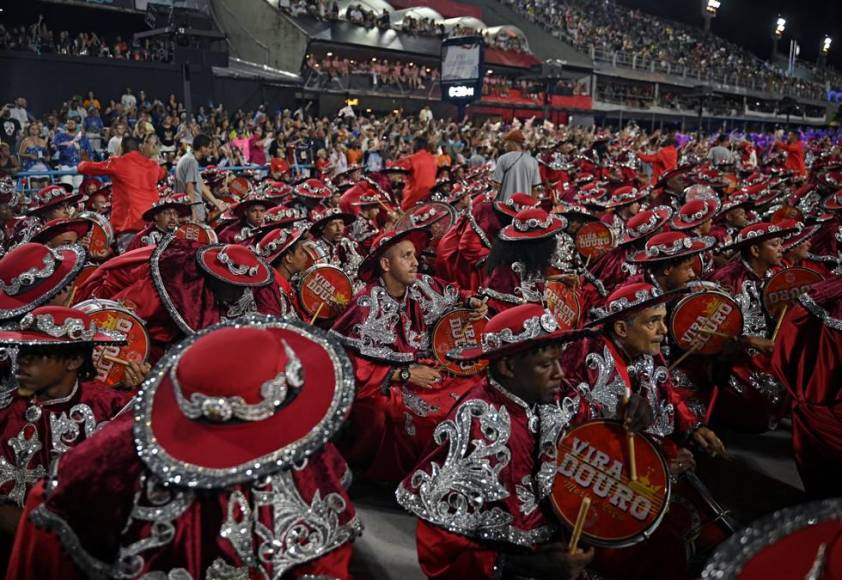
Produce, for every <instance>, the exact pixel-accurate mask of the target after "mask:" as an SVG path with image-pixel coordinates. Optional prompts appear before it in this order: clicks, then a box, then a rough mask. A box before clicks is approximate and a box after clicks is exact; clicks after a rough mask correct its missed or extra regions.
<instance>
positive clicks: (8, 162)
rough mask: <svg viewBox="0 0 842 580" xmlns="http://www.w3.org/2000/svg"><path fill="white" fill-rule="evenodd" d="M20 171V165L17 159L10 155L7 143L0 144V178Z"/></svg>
mask: <svg viewBox="0 0 842 580" xmlns="http://www.w3.org/2000/svg"><path fill="white" fill-rule="evenodd" d="M18 171H20V163H18V160H17V158H16V157H15V156H14V155H12V150H11V149H10V148H9V144H8V143H0V176H4V175H14V174H15V173H17V172H18Z"/></svg>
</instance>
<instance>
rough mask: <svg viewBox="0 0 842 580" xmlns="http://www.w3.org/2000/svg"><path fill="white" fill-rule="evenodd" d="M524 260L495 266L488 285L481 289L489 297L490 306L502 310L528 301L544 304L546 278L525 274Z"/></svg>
mask: <svg viewBox="0 0 842 580" xmlns="http://www.w3.org/2000/svg"><path fill="white" fill-rule="evenodd" d="M524 269H525V267H524V265H523V263H522V262H515V263H514V264H512V265H511V266H506V265H500V266H497V267H496V268H494V271H493V272H491V275H490V276H489V277H488V279H487V280H486V284H487V286H484V287H481V288H480V289H479V294H480V295H482V296H487V297H488V299H489V300H488V307H489V308H490V309H491V310H493V311H494V312H500V311H502V310H505V309H506V308H509V307H511V306H515V305H517V304H524V303H526V302H534V303H536V304H543V302H544V278H543V277H540V276H539V277H535V276H530V275H524V273H523V270H524Z"/></svg>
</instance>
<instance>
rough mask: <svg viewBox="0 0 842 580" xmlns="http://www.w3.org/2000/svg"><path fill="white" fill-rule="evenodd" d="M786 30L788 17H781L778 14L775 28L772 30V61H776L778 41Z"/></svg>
mask: <svg viewBox="0 0 842 580" xmlns="http://www.w3.org/2000/svg"><path fill="white" fill-rule="evenodd" d="M784 30H786V18H781V17H780V16H778V19H777V20H776V21H775V29H774V31H773V32H772V62H773V63H774V62H775V57H776V56H777V55H778V41H779V40H780V39H781V37H782V36H783V35H784Z"/></svg>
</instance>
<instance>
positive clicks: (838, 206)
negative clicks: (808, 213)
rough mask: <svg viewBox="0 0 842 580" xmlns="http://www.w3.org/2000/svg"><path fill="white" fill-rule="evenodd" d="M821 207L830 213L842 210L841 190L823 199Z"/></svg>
mask: <svg viewBox="0 0 842 580" xmlns="http://www.w3.org/2000/svg"><path fill="white" fill-rule="evenodd" d="M822 207H823V208H824V209H826V210H830V211H839V210H842V189H840V190H839V191H837V192H836V193H834V194H833V195H831V196H829V197H828V198H827V199H825V200H824V201H823V202H822Z"/></svg>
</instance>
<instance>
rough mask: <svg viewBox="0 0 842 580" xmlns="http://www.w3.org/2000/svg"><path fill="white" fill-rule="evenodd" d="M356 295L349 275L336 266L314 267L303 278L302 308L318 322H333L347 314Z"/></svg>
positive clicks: (299, 293)
mask: <svg viewBox="0 0 842 580" xmlns="http://www.w3.org/2000/svg"><path fill="white" fill-rule="evenodd" d="M353 295H354V289H353V284H352V283H351V279H350V278H349V277H348V275H347V274H346V273H345V272H343V271H342V270H340V269H339V268H337V267H336V266H327V265H320V266H313V267H312V268H310V269H309V270H307V271H306V272H304V275H302V276H301V284H300V285H299V287H298V297H299V300H300V301H301V307H302V308H304V311H305V312H307V314H309V315H310V316H316V313H318V315H317V316H316V319H317V320H333V319H334V318H336V317H338V316H339V315H340V314H342V313H343V312H345V309H346V308H348V304H350V303H351V298H352V297H353Z"/></svg>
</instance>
